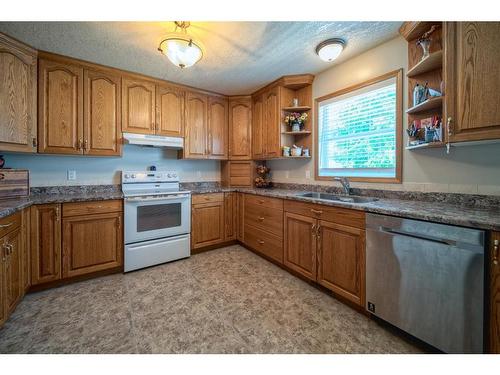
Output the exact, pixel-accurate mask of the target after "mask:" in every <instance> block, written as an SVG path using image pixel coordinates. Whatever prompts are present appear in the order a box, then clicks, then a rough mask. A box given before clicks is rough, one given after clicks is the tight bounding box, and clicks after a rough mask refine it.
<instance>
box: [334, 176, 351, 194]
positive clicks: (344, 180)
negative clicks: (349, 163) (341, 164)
mask: <svg viewBox="0 0 500 375" xmlns="http://www.w3.org/2000/svg"><path fill="white" fill-rule="evenodd" d="M334 180H335V181H339V182H340V183H341V184H342V187H343V188H344V193H345V194H346V195H349V194H350V193H351V185H350V184H349V179H348V178H347V177H335V178H334Z"/></svg>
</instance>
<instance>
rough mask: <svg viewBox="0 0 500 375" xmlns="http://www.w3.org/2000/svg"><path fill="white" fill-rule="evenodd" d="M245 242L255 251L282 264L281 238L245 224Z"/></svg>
mask: <svg viewBox="0 0 500 375" xmlns="http://www.w3.org/2000/svg"><path fill="white" fill-rule="evenodd" d="M244 236H245V244H246V245H248V246H249V247H251V248H252V249H254V250H255V251H257V252H259V253H261V254H262V255H265V256H266V257H268V258H271V259H274V260H275V261H277V262H278V263H280V264H283V238H282V237H280V236H276V235H274V234H271V233H269V232H266V231H263V230H262V229H259V228H256V227H253V226H252V225H251V224H248V223H246V224H245V234H244Z"/></svg>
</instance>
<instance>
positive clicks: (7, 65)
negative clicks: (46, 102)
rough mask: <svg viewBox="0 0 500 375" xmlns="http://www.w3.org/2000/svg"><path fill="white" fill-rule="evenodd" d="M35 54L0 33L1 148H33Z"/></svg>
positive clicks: (19, 150) (35, 143)
mask: <svg viewBox="0 0 500 375" xmlns="http://www.w3.org/2000/svg"><path fill="white" fill-rule="evenodd" d="M36 56H37V52H36V51H35V50H33V49H31V48H29V47H28V46H25V45H24V44H22V43H20V42H17V41H15V40H13V39H11V38H9V37H7V36H6V35H4V34H2V33H0V82H1V85H0V151H18V152H36V146H37V126H36V124H37V119H36V111H37V99H36V93H37V86H36V85H37V71H36V66H37V65H36V64H37V58H36Z"/></svg>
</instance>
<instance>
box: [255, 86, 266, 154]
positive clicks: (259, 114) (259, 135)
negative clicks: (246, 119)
mask: <svg viewBox="0 0 500 375" xmlns="http://www.w3.org/2000/svg"><path fill="white" fill-rule="evenodd" d="M252 112H253V114H252V156H253V159H263V158H264V157H265V153H266V151H265V149H264V99H263V96H262V95H259V96H257V97H255V98H254V99H253V111H252Z"/></svg>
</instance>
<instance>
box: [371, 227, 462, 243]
mask: <svg viewBox="0 0 500 375" xmlns="http://www.w3.org/2000/svg"><path fill="white" fill-rule="evenodd" d="M380 231H381V232H384V233H388V234H393V235H398V236H404V237H411V238H416V239H418V240H423V241H430V242H435V243H439V244H442V245H448V246H457V242H456V241H453V240H447V239H444V238H433V237H427V236H421V235H419V234H415V233H409V232H406V231H403V230H398V229H393V228H387V227H380Z"/></svg>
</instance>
